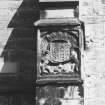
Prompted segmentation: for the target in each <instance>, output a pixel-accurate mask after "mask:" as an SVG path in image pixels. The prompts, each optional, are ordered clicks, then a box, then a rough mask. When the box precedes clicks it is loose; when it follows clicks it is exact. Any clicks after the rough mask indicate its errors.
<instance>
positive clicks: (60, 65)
mask: <svg viewBox="0 0 105 105" xmlns="http://www.w3.org/2000/svg"><path fill="white" fill-rule="evenodd" d="M44 33H45V32H44ZM70 33H72V32H67V31H54V32H48V33H46V34H44V35H42V34H43V33H41V37H40V38H41V40H40V41H41V42H40V56H41V59H40V74H41V75H56V74H70V73H74V72H78V69H79V57H78V54H79V44H78V40H77V38H76V37H77V35H75V34H74V35H75V36H73V35H71V34H70Z"/></svg>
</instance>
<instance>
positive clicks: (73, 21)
mask: <svg viewBox="0 0 105 105" xmlns="http://www.w3.org/2000/svg"><path fill="white" fill-rule="evenodd" d="M80 25H81V21H79V19H77V18H60V19H40V20H38V21H36V22H35V23H34V26H39V27H41V26H80Z"/></svg>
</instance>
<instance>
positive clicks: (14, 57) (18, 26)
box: [1, 0, 38, 80]
mask: <svg viewBox="0 0 105 105" xmlns="http://www.w3.org/2000/svg"><path fill="white" fill-rule="evenodd" d="M35 4H36V0H23V2H22V4H21V5H20V7H19V8H18V10H17V12H16V13H15V15H14V16H13V18H12V19H11V21H10V23H9V25H8V27H7V28H8V29H9V28H13V30H12V32H11V34H10V36H9V38H8V41H7V43H6V45H5V48H4V50H3V52H2V54H1V57H2V58H3V60H4V64H3V67H2V69H1V73H15V72H17V73H18V74H19V79H20V77H21V79H23V80H25V79H26V80H30V79H31V80H32V79H33V76H34V75H33V74H35V68H36V64H35V63H36V30H35V28H34V25H33V23H34V22H35V21H36V20H37V18H38V12H37V9H36V5H35Z"/></svg>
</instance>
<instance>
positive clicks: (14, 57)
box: [0, 0, 105, 105]
mask: <svg viewBox="0 0 105 105" xmlns="http://www.w3.org/2000/svg"><path fill="white" fill-rule="evenodd" d="M79 10H80V11H79V15H80V16H79V17H80V20H82V21H83V22H84V24H85V38H86V50H85V51H83V54H82V72H83V75H82V77H83V80H84V104H85V105H104V104H105V99H104V97H105V95H104V93H105V70H104V69H105V54H104V53H105V36H104V34H105V0H80V1H79ZM36 20H37V9H36V6H35V0H0V55H1V56H0V72H1V73H16V72H17V73H18V74H19V75H20V76H19V78H20V77H21V79H23V80H24V79H26V80H27V79H28V80H30V79H32V78H33V74H34V73H33V72H35V68H36V65H35V64H36V63H35V59H36V31H35V30H34V27H33V23H34V22H35V21H36ZM68 87H69V86H68ZM46 88H48V89H49V90H51V91H52V88H49V87H46ZM54 89H56V90H57V91H58V90H59V91H62V92H63V95H59V94H62V92H59V91H58V96H56V94H55V95H54V96H55V97H58V98H59V97H63V96H64V90H65V92H66V91H67V87H66V88H65V87H58V88H56V87H54ZM68 90H69V89H68ZM38 94H40V93H38ZM49 94H50V93H49ZM77 96H78V95H77ZM44 97H47V96H46V95H45V96H44ZM51 97H53V95H52V96H51ZM61 100H62V99H61ZM42 101H43V100H42ZM56 102H58V101H57V100H56ZM63 102H64V101H62V104H63ZM70 103H71V102H70V100H69V102H67V104H70ZM73 103H74V102H73ZM47 104H48V103H47ZM58 104H61V103H58ZM74 104H75V103H74ZM64 105H65V103H64ZM75 105H78V104H75Z"/></svg>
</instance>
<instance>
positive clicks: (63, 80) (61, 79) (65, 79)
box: [36, 76, 83, 85]
mask: <svg viewBox="0 0 105 105" xmlns="http://www.w3.org/2000/svg"><path fill="white" fill-rule="evenodd" d="M81 83H83V80H82V79H81V78H80V77H79V76H78V77H70V76H53V77H49V78H48V77H38V79H37V80H36V84H38V85H46V84H52V85H53V84H81Z"/></svg>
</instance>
